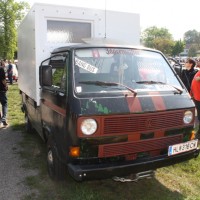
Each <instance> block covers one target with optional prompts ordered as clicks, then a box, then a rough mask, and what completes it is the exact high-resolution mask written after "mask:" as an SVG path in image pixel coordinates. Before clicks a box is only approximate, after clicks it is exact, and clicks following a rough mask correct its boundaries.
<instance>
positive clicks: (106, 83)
mask: <svg viewBox="0 0 200 200" xmlns="http://www.w3.org/2000/svg"><path fill="white" fill-rule="evenodd" d="M79 83H82V84H88V85H98V86H122V87H124V88H126V89H127V90H129V91H131V92H132V93H133V95H134V97H135V96H136V95H137V92H135V91H134V90H133V89H132V88H129V87H128V86H126V85H124V84H122V83H115V82H103V81H80V82H79Z"/></svg>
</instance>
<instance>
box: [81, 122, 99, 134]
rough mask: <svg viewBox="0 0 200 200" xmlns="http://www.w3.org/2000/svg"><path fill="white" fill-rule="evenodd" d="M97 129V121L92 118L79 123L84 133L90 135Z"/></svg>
mask: <svg viewBox="0 0 200 200" xmlns="http://www.w3.org/2000/svg"><path fill="white" fill-rule="evenodd" d="M96 130H97V123H96V121H95V120H94V119H85V120H84V121H83V122H82V123H81V131H82V133H83V134H84V135H92V134H93V133H95V132H96Z"/></svg>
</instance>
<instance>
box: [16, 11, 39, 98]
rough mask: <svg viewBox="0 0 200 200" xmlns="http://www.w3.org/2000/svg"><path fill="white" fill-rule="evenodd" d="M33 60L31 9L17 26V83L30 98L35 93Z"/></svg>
mask: <svg viewBox="0 0 200 200" xmlns="http://www.w3.org/2000/svg"><path fill="white" fill-rule="evenodd" d="M35 60H36V55H35V13H34V12H32V11H31V12H29V14H28V15H27V16H26V18H25V19H24V20H23V22H22V23H21V25H20V27H19V28H18V70H19V82H18V85H19V88H20V90H22V91H23V92H24V93H25V94H27V95H28V96H29V97H31V98H32V99H35V97H36V94H37V91H36V87H35V85H36V84H37V80H36V70H35Z"/></svg>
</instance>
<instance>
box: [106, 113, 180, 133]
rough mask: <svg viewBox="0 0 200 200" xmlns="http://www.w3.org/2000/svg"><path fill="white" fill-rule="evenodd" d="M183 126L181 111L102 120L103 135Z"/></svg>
mask: <svg viewBox="0 0 200 200" xmlns="http://www.w3.org/2000/svg"><path fill="white" fill-rule="evenodd" d="M180 126H183V111H176V112H165V113H158V112H157V113H155V114H154V113H149V114H147V113H145V114H132V115H128V116H116V117H114V116H112V117H109V116H108V117H105V118H104V129H103V134H126V133H132V132H151V131H156V130H160V129H170V128H176V127H180Z"/></svg>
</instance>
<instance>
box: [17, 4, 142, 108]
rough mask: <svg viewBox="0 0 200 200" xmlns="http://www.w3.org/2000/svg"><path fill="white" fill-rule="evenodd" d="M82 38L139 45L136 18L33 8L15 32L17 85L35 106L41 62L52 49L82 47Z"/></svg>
mask: <svg viewBox="0 0 200 200" xmlns="http://www.w3.org/2000/svg"><path fill="white" fill-rule="evenodd" d="M68 26H69V28H68ZM77 27H78V29H79V30H78V29H76V28H77ZM80 27H81V28H80ZM80 29H81V31H80ZM81 34H82V35H81ZM82 36H83V37H84V36H86V37H88V36H89V37H91V38H104V37H105V36H106V38H107V39H112V40H120V41H124V42H125V43H126V44H127V43H128V44H130V45H139V44H140V17H139V14H135V13H127V12H118V11H110V10H107V11H105V10H97V9H90V8H80V7H69V6H61V5H50V4H38V3H36V4H34V5H33V7H32V8H31V9H30V11H29V13H28V14H27V16H26V17H25V18H24V20H23V21H22V23H21V24H20V26H19V28H18V69H19V82H18V84H19V88H20V90H21V91H22V92H24V93H25V94H26V95H28V96H29V97H30V98H32V99H33V100H34V101H35V102H36V103H37V105H39V104H40V85H39V66H40V64H41V62H42V61H43V60H44V59H46V58H48V57H49V56H50V53H51V51H52V50H53V49H54V48H57V47H61V46H67V45H70V44H75V43H81V40H80V39H81V38H82Z"/></svg>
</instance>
